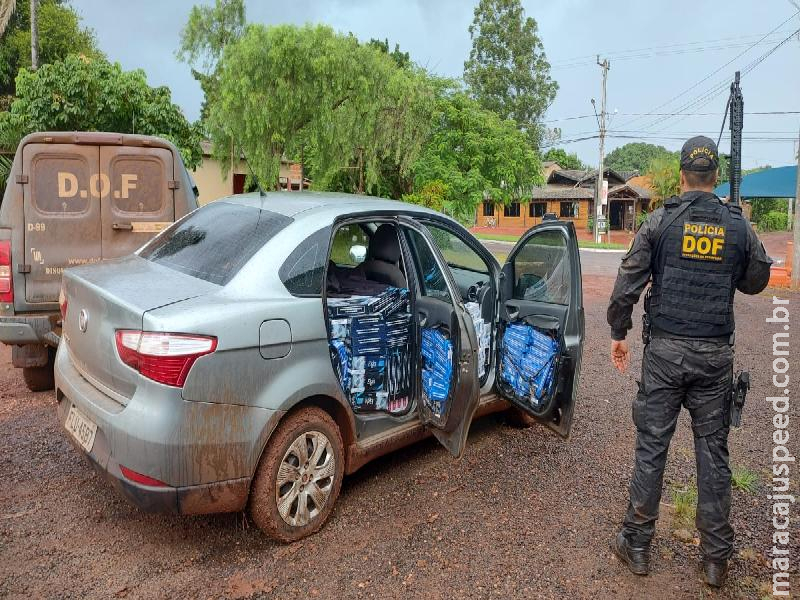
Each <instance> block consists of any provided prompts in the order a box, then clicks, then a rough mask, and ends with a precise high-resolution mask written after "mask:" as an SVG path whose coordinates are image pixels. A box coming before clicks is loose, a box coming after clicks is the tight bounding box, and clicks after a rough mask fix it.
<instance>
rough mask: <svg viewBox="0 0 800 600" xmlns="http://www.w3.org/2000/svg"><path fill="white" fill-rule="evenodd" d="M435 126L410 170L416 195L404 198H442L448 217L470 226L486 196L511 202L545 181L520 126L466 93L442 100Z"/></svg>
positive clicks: (434, 118) (428, 199) (539, 165)
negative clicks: (483, 105)
mask: <svg viewBox="0 0 800 600" xmlns="http://www.w3.org/2000/svg"><path fill="white" fill-rule="evenodd" d="M433 123H434V128H433V131H432V133H431V136H430V139H429V140H428V142H427V143H426V144H425V148H424V150H423V151H422V154H421V155H420V156H419V158H418V159H417V161H416V162H415V163H414V166H413V169H412V170H413V172H414V182H415V189H416V190H418V191H417V192H415V193H414V194H410V195H408V196H406V197H405V198H404V199H406V200H409V201H412V202H418V203H422V204H425V203H426V201H430V202H433V201H437V200H435V197H436V194H438V195H439V196H441V204H442V205H443V208H444V211H445V212H446V213H448V214H450V215H452V216H454V217H455V218H456V219H458V220H459V221H461V222H465V223H468V222H472V220H473V219H474V216H475V207H476V206H477V205H478V204H479V203H480V202H482V201H483V200H484V199H485V198H486V197H489V198H492V199H493V200H494V201H496V202H501V203H504V204H507V203H509V202H512V201H513V200H516V199H519V198H520V197H522V196H524V195H525V194H526V193H527V192H528V190H530V188H531V187H532V186H534V185H539V184H541V183H543V179H542V175H541V164H540V162H539V158H538V156H537V154H536V152H534V150H533V149H532V148H531V146H530V145H529V143H528V140H527V137H526V136H525V134H523V133H522V132H520V131H519V130H518V129H517V126H516V123H514V122H513V121H511V120H509V119H506V120H504V119H501V118H500V117H499V116H498V115H496V114H495V113H493V112H491V111H488V110H485V109H482V108H481V107H480V105H479V104H478V103H477V102H476V101H475V100H472V99H471V98H469V97H468V96H467V95H466V94H464V93H463V92H459V91H456V92H452V93H449V94H444V95H442V96H441V97H440V98H439V100H438V101H437V107H436V112H435V113H434V116H433ZM434 184H435V187H433V185H434ZM421 200H424V201H421Z"/></svg>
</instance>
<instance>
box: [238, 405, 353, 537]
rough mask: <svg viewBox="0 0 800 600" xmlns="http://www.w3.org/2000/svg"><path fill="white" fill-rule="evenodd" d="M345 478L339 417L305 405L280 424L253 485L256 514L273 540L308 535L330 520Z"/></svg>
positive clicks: (252, 509) (252, 504) (252, 511)
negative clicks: (335, 418)
mask: <svg viewBox="0 0 800 600" xmlns="http://www.w3.org/2000/svg"><path fill="white" fill-rule="evenodd" d="M317 454H318V455H319V456H318V458H317V459H316V464H313V463H314V457H315V455H317ZM343 477H344V445H343V444H342V436H341V433H340V432H339V428H338V427H337V425H336V422H335V421H334V420H333V419H332V418H331V417H330V415H328V413H326V412H325V411H324V410H322V409H320V408H317V407H307V408H303V409H300V410H298V411H297V412H295V413H292V414H290V415H289V416H288V417H286V418H285V419H284V420H283V421H281V423H279V424H278V427H277V428H276V430H275V431H274V432H273V434H272V436H271V437H270V439H269V442H268V443H267V447H266V449H265V450H264V454H263V455H262V457H261V461H260V462H259V465H258V469H257V470H256V475H255V477H254V479H253V485H252V487H251V489H250V501H249V512H250V517H251V518H252V520H253V522H254V523H255V524H256V526H257V527H258V528H259V529H260V530H261V531H262V532H263V533H265V534H266V535H267V536H269V537H271V538H273V539H276V540H279V541H281V542H294V541H297V540H299V539H302V538H304V537H306V536H308V535H311V534H312V533H315V532H316V531H318V530H319V529H320V527H322V526H323V525H324V524H325V521H327V520H328V517H329V516H330V514H331V511H332V510H333V506H334V504H336V499H337V498H338V497H339V491H340V490H341V488H342V479H343ZM317 503H320V504H322V506H318V505H317ZM304 507H305V508H304Z"/></svg>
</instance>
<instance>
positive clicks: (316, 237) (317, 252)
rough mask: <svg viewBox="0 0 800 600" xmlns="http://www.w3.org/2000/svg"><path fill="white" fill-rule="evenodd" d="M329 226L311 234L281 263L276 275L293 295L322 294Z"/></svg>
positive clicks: (329, 236) (329, 237) (329, 233)
mask: <svg viewBox="0 0 800 600" xmlns="http://www.w3.org/2000/svg"><path fill="white" fill-rule="evenodd" d="M330 239H331V228H330V227H325V228H324V229H320V230H319V231H317V232H316V233H313V234H311V235H310V236H309V237H307V238H306V239H305V240H303V241H302V242H300V244H299V245H298V246H297V248H295V249H294V250H292V253H291V254H290V255H289V258H287V259H286V262H284V263H283V264H282V265H281V268H280V270H279V271H278V275H279V276H280V278H281V281H282V282H283V285H285V286H286V289H287V290H289V292H290V293H291V294H294V295H295V296H319V295H320V294H322V274H323V273H324V271H325V260H326V258H327V255H328V242H329V241H330Z"/></svg>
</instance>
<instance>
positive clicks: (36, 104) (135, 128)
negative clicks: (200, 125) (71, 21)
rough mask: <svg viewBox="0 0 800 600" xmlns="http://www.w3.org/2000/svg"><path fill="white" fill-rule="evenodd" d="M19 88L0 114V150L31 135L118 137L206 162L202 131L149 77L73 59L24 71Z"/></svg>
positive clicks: (188, 160) (186, 159) (103, 63)
mask: <svg viewBox="0 0 800 600" xmlns="http://www.w3.org/2000/svg"><path fill="white" fill-rule="evenodd" d="M16 84H17V98H16V100H14V102H13V104H12V105H11V109H10V111H7V112H3V113H0V146H4V147H6V148H14V147H16V145H17V144H18V143H19V140H20V139H21V138H22V137H23V136H24V135H26V134H28V133H30V132H32V131H48V130H50V131H71V130H76V131H118V132H120V133H141V134H145V135H157V136H162V137H165V138H167V139H169V140H171V141H172V142H173V143H174V144H175V145H176V146H177V147H178V148H179V149H180V151H181V154H182V155H183V160H184V162H185V163H186V164H187V166H189V167H190V168H193V167H195V166H197V165H198V164H199V162H200V160H201V159H202V152H201V149H200V139H201V138H200V134H199V131H198V130H197V128H196V127H195V126H193V125H191V124H190V123H189V122H188V121H187V120H186V117H184V116H183V113H182V112H181V110H180V108H178V107H177V106H176V105H175V104H173V103H172V100H171V96H170V91H169V88H167V87H157V88H152V87H150V86H149V85H147V80H146V78H145V74H144V71H141V70H136V71H123V70H122V68H121V67H120V66H119V64H111V63H109V62H108V61H106V60H103V59H94V60H93V59H89V58H86V57H78V56H68V57H67V58H66V59H65V60H63V61H56V62H53V63H50V64H43V65H42V66H41V67H40V68H39V70H37V71H33V72H32V71H28V70H27V69H22V70H21V71H20V73H19V75H18V76H17V81H16Z"/></svg>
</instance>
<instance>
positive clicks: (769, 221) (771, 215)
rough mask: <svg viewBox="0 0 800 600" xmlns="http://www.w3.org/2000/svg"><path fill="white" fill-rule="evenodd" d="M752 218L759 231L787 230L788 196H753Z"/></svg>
mask: <svg viewBox="0 0 800 600" xmlns="http://www.w3.org/2000/svg"><path fill="white" fill-rule="evenodd" d="M751 206H752V211H751V213H750V220H751V221H753V223H756V224H757V225H758V229H759V231H786V230H787V229H788V226H789V214H788V211H789V200H788V199H786V198H753V199H752V200H751Z"/></svg>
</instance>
